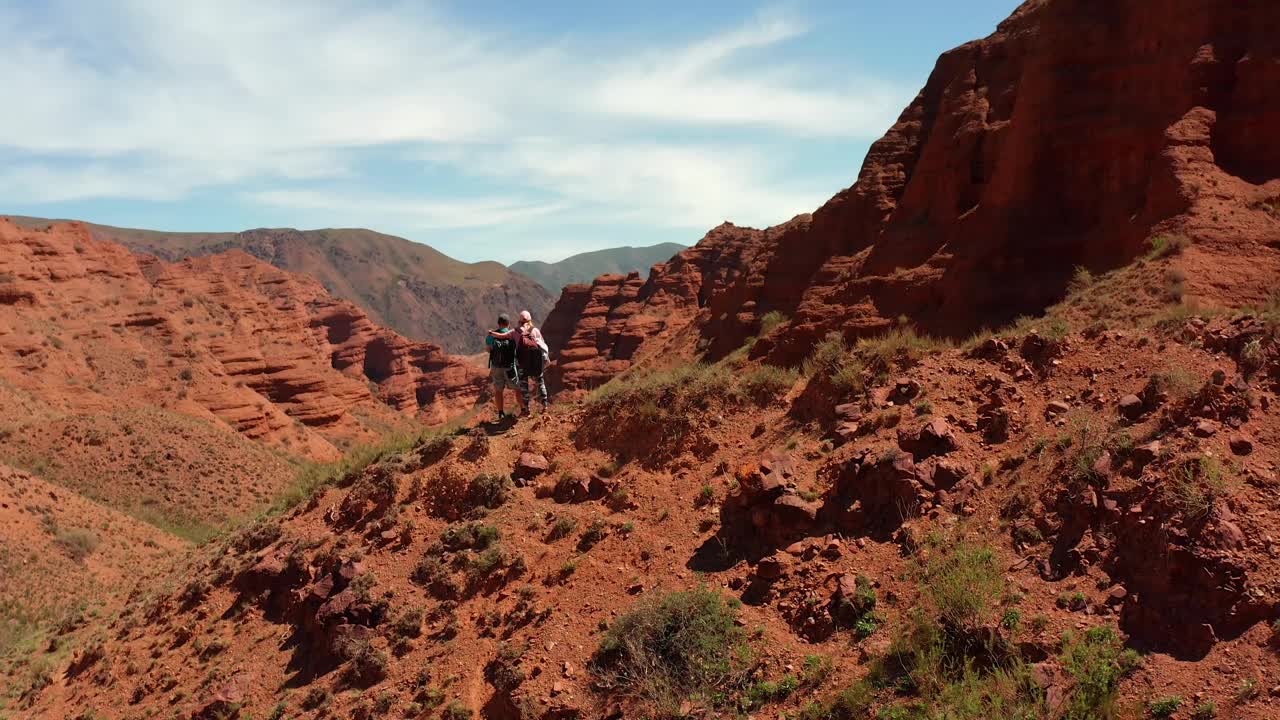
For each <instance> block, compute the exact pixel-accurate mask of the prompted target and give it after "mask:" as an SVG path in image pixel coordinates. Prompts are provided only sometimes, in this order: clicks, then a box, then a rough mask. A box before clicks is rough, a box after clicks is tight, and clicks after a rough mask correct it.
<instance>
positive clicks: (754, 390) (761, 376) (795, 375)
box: [741, 364, 800, 406]
mask: <svg viewBox="0 0 1280 720" xmlns="http://www.w3.org/2000/svg"><path fill="white" fill-rule="evenodd" d="M799 379H800V373H799V372H798V371H796V370H794V369H791V368H782V367H778V366H776V365H765V364H760V365H757V366H755V367H753V368H751V369H750V370H748V371H747V372H746V373H745V374H743V375H742V380H741V382H742V391H743V392H744V393H746V395H747V397H749V398H751V400H752V402H754V403H756V404H757V405H761V406H765V405H768V404H770V403H772V402H773V401H774V400H777V399H778V398H779V397H781V396H783V395H785V394H786V393H787V392H788V391H789V390H791V388H792V387H794V386H795V384H796V381H797V380H799Z"/></svg>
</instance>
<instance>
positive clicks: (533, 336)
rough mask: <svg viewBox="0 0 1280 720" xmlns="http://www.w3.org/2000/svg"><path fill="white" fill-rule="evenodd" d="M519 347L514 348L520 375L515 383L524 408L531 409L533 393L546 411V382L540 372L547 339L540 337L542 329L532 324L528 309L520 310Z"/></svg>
mask: <svg viewBox="0 0 1280 720" xmlns="http://www.w3.org/2000/svg"><path fill="white" fill-rule="evenodd" d="M519 329H520V347H519V349H517V350H516V364H517V365H519V366H520V377H519V379H518V380H516V385H518V386H519V387H520V392H521V394H523V395H524V410H525V412H526V413H528V412H532V411H533V398H532V397H531V395H532V394H533V393H537V394H538V400H539V401H540V402H541V403H542V412H544V413H545V412H546V411H547V383H546V381H545V380H543V378H542V372H543V371H544V370H545V369H546V367H547V361H548V350H547V341H546V340H544V339H542V331H541V330H539V329H538V328H537V326H536V325H534V324H533V316H532V315H530V314H529V311H528V310H521V311H520V328H519Z"/></svg>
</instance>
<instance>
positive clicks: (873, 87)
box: [0, 0, 1017, 263]
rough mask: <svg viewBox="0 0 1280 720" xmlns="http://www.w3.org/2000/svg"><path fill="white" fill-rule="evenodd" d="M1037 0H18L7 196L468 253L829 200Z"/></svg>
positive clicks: (694, 233)
mask: <svg viewBox="0 0 1280 720" xmlns="http://www.w3.org/2000/svg"><path fill="white" fill-rule="evenodd" d="M1016 5H1017V2H1016V0H968V1H967V2H962V3H957V2H955V1H954V0H915V1H914V2H912V3H884V2H878V1H873V0H830V1H827V0H810V1H805V0H796V1H795V2H784V3H768V4H757V5H753V4H750V3H748V2H740V1H737V2H720V1H718V0H705V1H699V0H695V1H693V2H690V1H689V0H681V1H680V2H667V1H666V0H651V1H650V2H645V3H601V2H586V1H583V2H553V1H548V2H532V3H531V2H515V1H510V2H508V1H502V2H498V1H496V0H470V1H467V2H462V1H459V2H444V1H441V2H431V1H430V0H412V1H408V0H405V1H394V2H371V1H369V0H364V1H363V2H345V1H338V0H333V1H328V0H273V2H260V1H257V0H183V1H182V2H173V1H172V0H0V48H3V49H4V50H3V52H0V88H3V89H4V94H5V97H6V103H5V105H6V107H5V109H4V110H3V111H2V112H0V213H5V214H17V215H36V216H41V217H58V218H75V219H82V220H88V221H92V222H97V223H102V224H108V225H117V226H121V227H141V228H149V229H158V230H171V231H235V230H244V229H248V228H255V227H295V228H301V229H310V228H320V227H368V228H372V229H375V230H379V231H382V232H387V233H391V234H394V235H400V236H403V237H407V238H409V239H411V240H415V241H419V242H425V243H427V244H429V245H432V246H433V247H435V248H437V249H439V250H441V251H443V252H445V253H447V254H449V255H452V256H454V257H456V258H459V259H462V260H467V261H477V260H498V261H499V262H503V263H511V262H514V261H516V260H546V261H555V260H559V259H561V258H564V257H566V256H568V255H570V254H573V253H576V252H585V251H588V250H596V249H601V248H605V247H613V246H618V245H650V244H654V243H659V242H679V243H683V244H693V243H695V242H697V241H698V239H699V238H701V237H702V235H703V234H705V233H706V231H707V230H709V229H711V228H712V227H714V226H716V225H718V224H720V223H721V222H723V221H726V220H728V221H732V222H734V223H736V224H739V225H748V226H752V227H764V226H768V225H772V224H776V223H779V222H783V221H786V220H788V219H790V218H791V217H793V216H795V215H797V214H799V213H804V212H811V211H812V210H814V209H815V208H817V207H818V206H819V205H821V204H822V203H823V202H824V201H826V200H827V199H828V198H829V197H831V196H832V195H833V194H835V193H836V192H838V191H839V190H840V189H842V188H844V187H847V186H848V185H850V184H852V183H853V181H854V180H856V178H857V174H858V170H859V168H860V167H861V164H862V160H863V157H864V156H865V154H866V151H867V148H868V147H869V145H870V144H871V142H873V141H874V140H875V139H876V138H878V137H880V136H881V135H882V134H883V133H884V131H885V130H887V129H888V128H889V126H890V125H892V124H893V122H894V120H895V119H896V118H897V116H898V114H899V113H900V112H901V110H902V109H903V107H905V105H906V104H907V103H908V102H910V101H911V99H912V98H913V97H914V96H915V95H916V93H917V92H918V91H919V88H920V87H921V86H922V85H923V84H924V82H925V80H926V79H927V77H928V74H929V72H930V70H931V69H932V68H933V65H934V62H935V60H936V58H937V56H938V55H939V54H940V53H941V52H943V51H945V50H947V49H949V48H952V47H955V46H957V45H960V44H962V43H964V42H967V41H969V40H972V39H976V38H979V37H983V36H986V35H988V34H990V33H991V32H992V31H993V30H994V29H995V26H996V24H997V23H999V22H1000V21H1001V20H1003V19H1004V18H1005V17H1007V16H1008V15H1009V14H1010V13H1011V12H1012V11H1013V9H1014V8H1015V7H1016Z"/></svg>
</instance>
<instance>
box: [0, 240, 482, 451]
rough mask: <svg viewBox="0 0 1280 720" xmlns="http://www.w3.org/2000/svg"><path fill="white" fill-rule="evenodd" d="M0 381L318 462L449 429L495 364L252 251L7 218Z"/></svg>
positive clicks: (0, 276) (66, 403)
mask: <svg viewBox="0 0 1280 720" xmlns="http://www.w3.org/2000/svg"><path fill="white" fill-rule="evenodd" d="M0 296H2V297H5V298H10V299H13V300H14V301H13V302H7V303H5V304H0V377H3V378H4V379H5V380H7V381H9V382H12V383H13V384H14V385H15V386H18V387H22V388H26V389H27V390H29V391H30V392H33V393H35V394H36V395H38V396H40V397H42V398H44V399H46V400H48V401H49V402H51V403H53V404H54V405H55V406H57V407H60V408H62V409H64V410H68V411H73V412H90V411H94V410H99V409H104V408H106V409H116V408H118V407H120V406H160V407H164V408H166V409H170V410H176V411H178V412H181V413H184V414H188V415H193V416H196V417H206V418H211V419H217V420H220V421H222V422H225V423H226V424H228V425H230V426H231V427H233V428H235V429H236V430H238V431H239V432H241V433H242V434H244V435H245V436H247V437H249V438H252V439H255V440H261V441H264V442H267V443H269V444H273V445H278V446H283V447H286V448H289V449H291V450H293V451H295V452H300V453H302V454H308V455H312V456H317V457H332V456H334V455H335V454H336V453H335V451H334V448H333V446H332V445H331V444H330V441H331V440H336V439H339V438H349V439H360V438H366V437H372V436H373V435H374V434H376V433H377V432H378V431H379V430H380V428H385V427H386V426H388V425H394V424H395V423H397V422H399V421H400V420H401V419H403V418H404V417H408V416H412V417H417V418H419V419H421V420H424V421H427V422H442V421H444V420H445V419H447V418H448V417H450V416H452V415H454V414H456V413H458V412H460V411H461V410H462V409H464V408H466V407H469V406H470V405H472V404H474V402H475V400H476V399H477V397H478V396H479V395H480V393H481V392H482V391H483V389H484V388H485V382H484V381H485V372H484V371H483V370H482V369H480V368H476V367H472V366H471V365H469V364H467V363H465V362H464V361H463V360H462V359H460V358H457V357H454V356H450V355H448V354H446V353H445V352H444V351H443V350H441V349H440V348H439V347H438V346H435V345H431V344H428V343H416V342H412V341H410V340H407V339H405V338H404V337H402V336H400V335H398V334H396V333H395V332H393V331H390V330H387V329H385V328H380V327H378V326H377V325H375V324H374V323H373V322H372V321H370V320H369V318H368V317H367V316H366V315H365V314H364V313H363V312H362V311H361V310H360V309H358V308H357V307H355V306H354V305H351V304H350V303H347V302H344V301H341V300H336V299H334V298H333V297H331V296H330V295H329V294H328V293H327V292H325V290H324V289H323V288H322V287H321V286H320V285H319V284H318V283H316V282H315V281H314V280H311V279H310V278H306V277H304V276H298V275H293V274H291V273H287V272H284V271H282V270H279V269H277V268H275V267H272V266H270V265H268V264H266V263H264V262H261V261H259V260H257V259H255V258H253V257H251V256H250V255H248V254H246V253H244V252H240V251H236V250H233V251H229V252H226V253H221V254H217V255H208V256H202V257H198V258H191V259H187V260H183V261H181V262H177V263H166V262H164V261H161V260H159V259H157V258H154V257H150V256H139V255H134V254H132V253H130V252H129V251H128V250H126V249H125V248H124V247H122V246H120V245H117V244H115V243H110V242H105V241H101V240H95V239H94V238H93V237H92V235H91V233H90V232H89V229H88V228H86V227H85V226H83V225H80V224H78V223H70V224H58V225H54V226H51V227H49V228H47V229H45V230H30V229H24V228H21V227H19V226H17V225H14V224H13V223H11V222H9V221H7V220H0Z"/></svg>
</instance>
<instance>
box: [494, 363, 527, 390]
mask: <svg viewBox="0 0 1280 720" xmlns="http://www.w3.org/2000/svg"><path fill="white" fill-rule="evenodd" d="M489 377H490V378H492V379H493V389H494V390H495V391H496V392H502V391H503V390H506V389H507V388H511V389H512V390H516V389H518V388H519V387H520V386H519V385H517V384H516V381H517V380H519V376H518V375H517V374H516V369H515V368H511V369H510V370H504V369H503V368H489Z"/></svg>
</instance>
